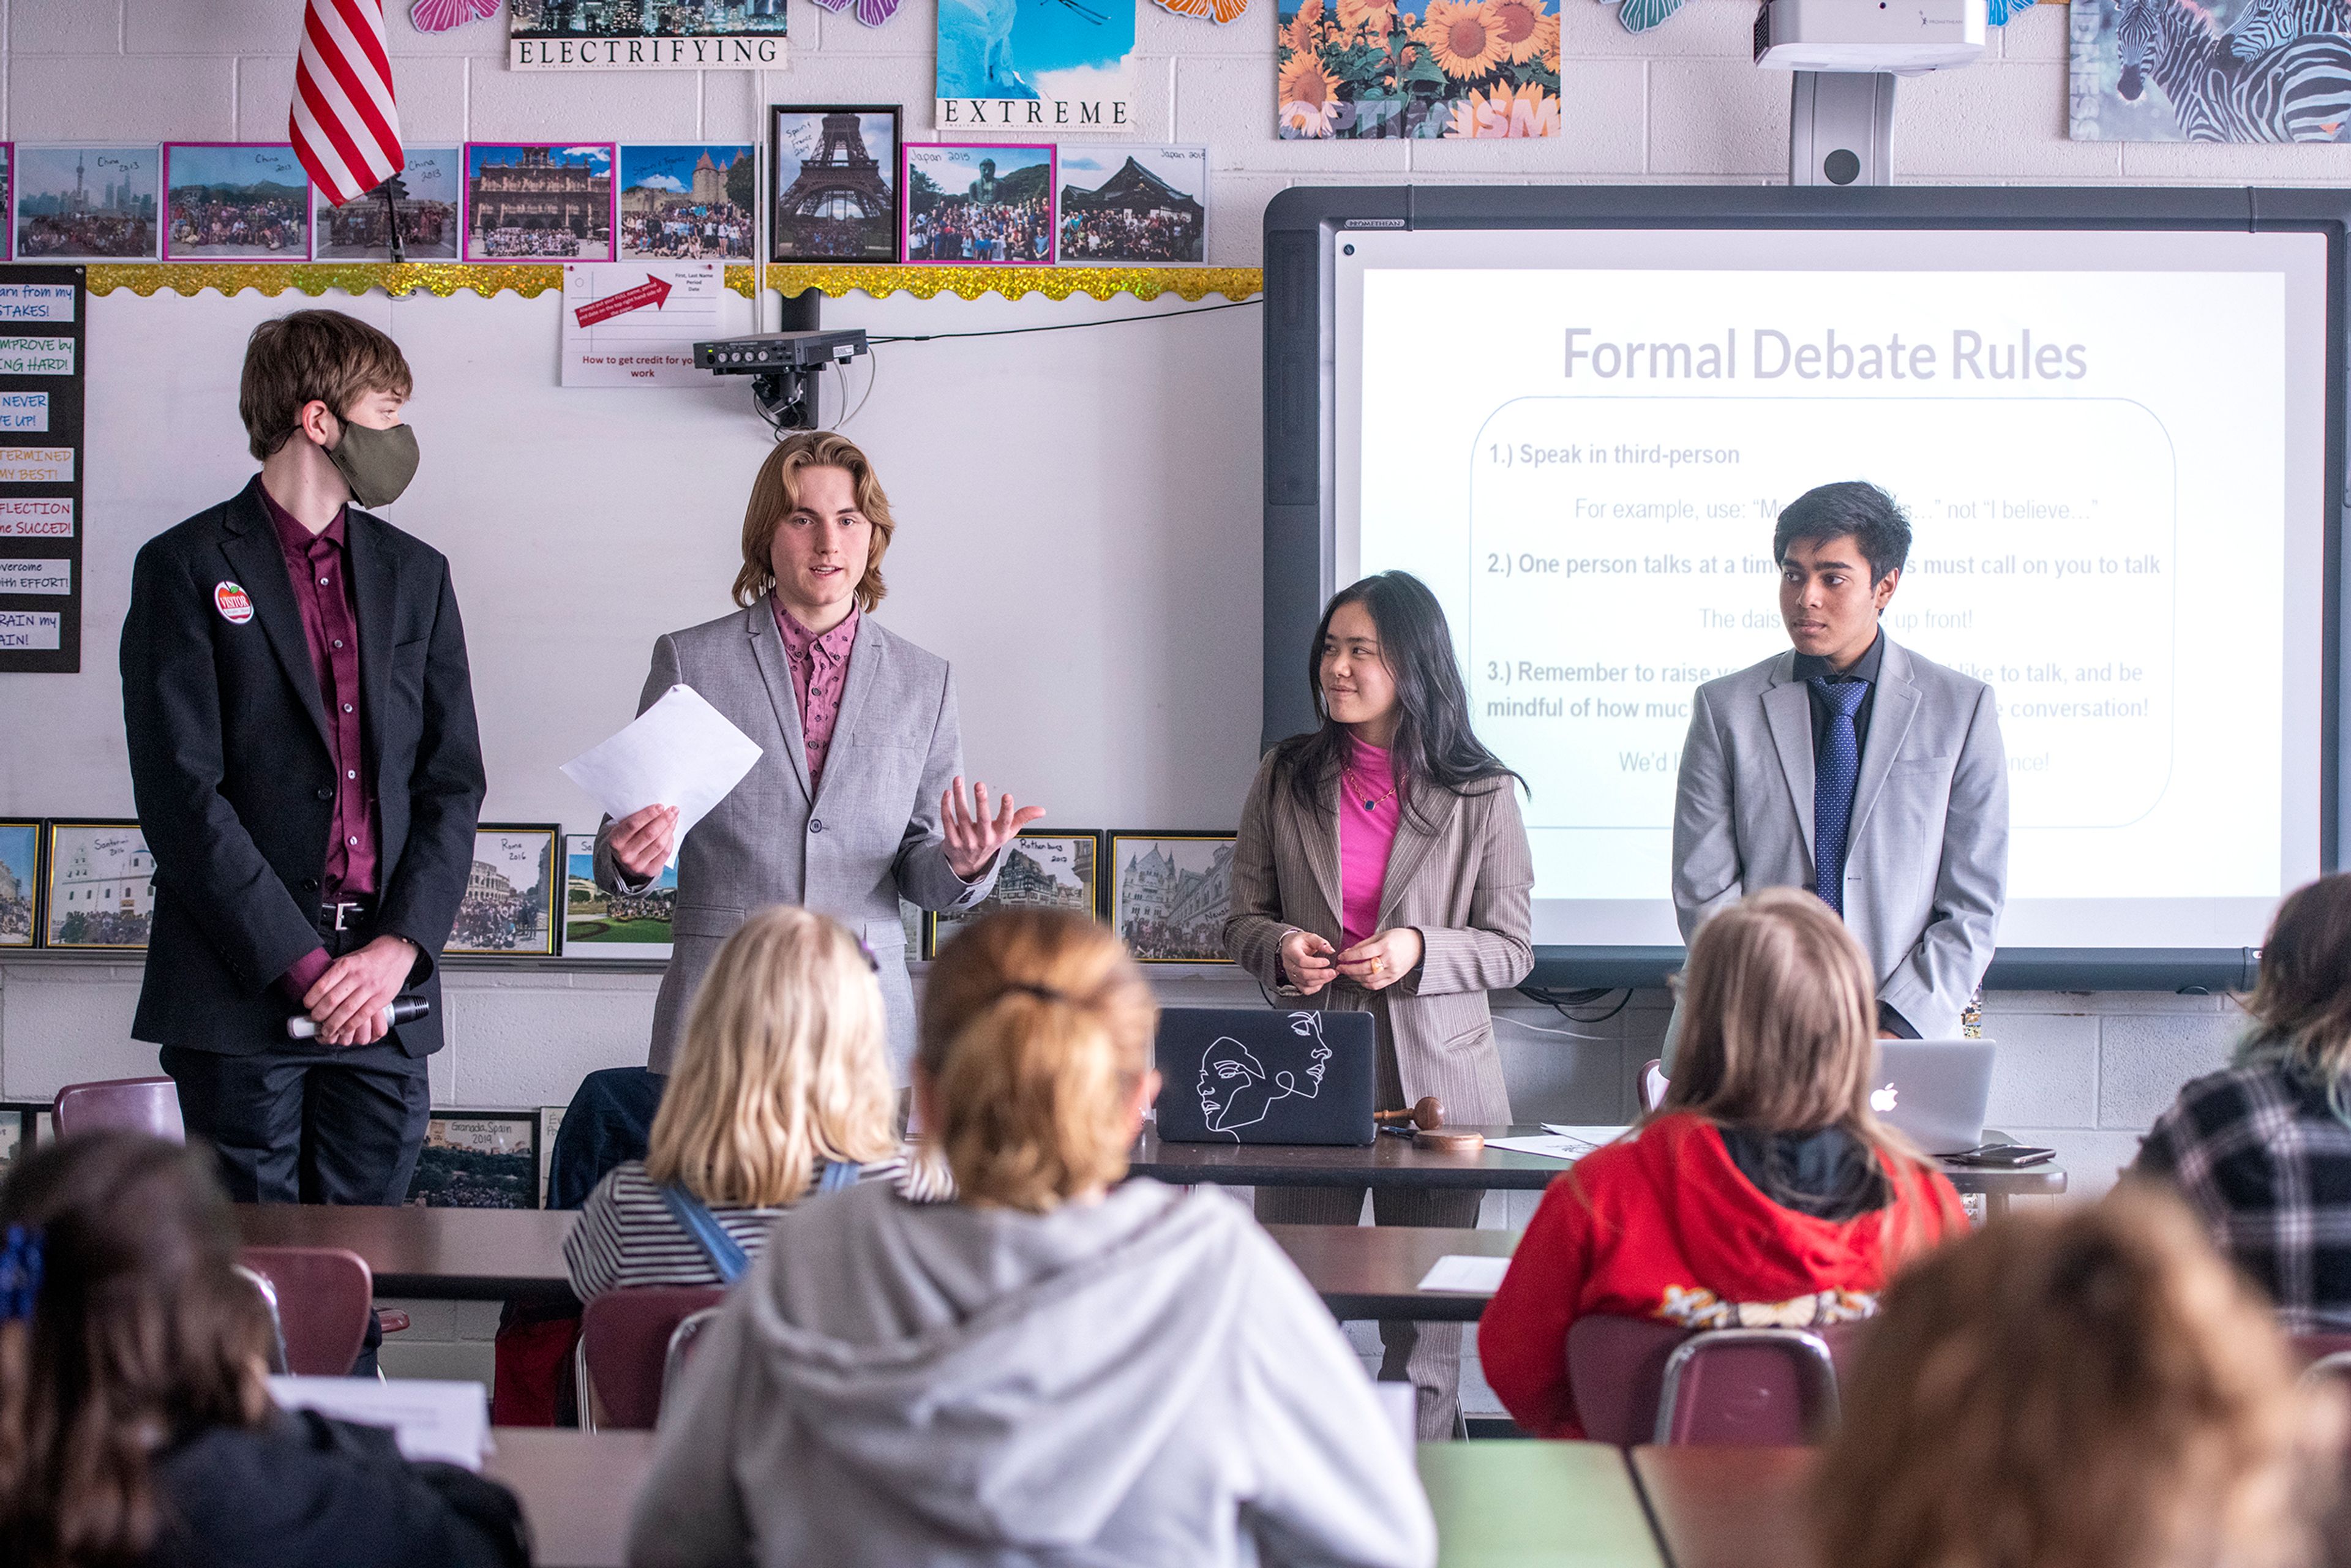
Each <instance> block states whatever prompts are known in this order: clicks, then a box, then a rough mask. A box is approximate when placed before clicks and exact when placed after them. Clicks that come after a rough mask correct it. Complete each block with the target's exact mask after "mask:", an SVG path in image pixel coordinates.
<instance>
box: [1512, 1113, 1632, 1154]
mask: <svg viewBox="0 0 2351 1568" xmlns="http://www.w3.org/2000/svg"><path fill="white" fill-rule="evenodd" d="M1624 1135H1625V1129H1624V1128H1622V1127H1608V1126H1570V1125H1566V1124H1561V1123H1557V1122H1545V1123H1544V1124H1542V1132H1541V1134H1529V1135H1528V1136H1526V1137H1523V1138H1489V1139H1487V1140H1486V1146H1487V1147H1488V1148H1489V1149H1509V1150H1510V1151H1511V1152H1512V1153H1513V1154H1520V1155H1541V1157H1542V1158H1544V1159H1551V1160H1566V1161H1568V1162H1570V1163H1571V1164H1572V1163H1573V1162H1574V1161H1576V1160H1580V1159H1582V1158H1583V1156H1584V1155H1588V1154H1590V1153H1591V1152H1592V1151H1593V1150H1594V1149H1596V1148H1598V1147H1600V1146H1601V1145H1603V1144H1612V1143H1614V1142H1615V1141H1616V1140H1617V1139H1618V1138H1621V1137H1623V1136H1624Z"/></svg>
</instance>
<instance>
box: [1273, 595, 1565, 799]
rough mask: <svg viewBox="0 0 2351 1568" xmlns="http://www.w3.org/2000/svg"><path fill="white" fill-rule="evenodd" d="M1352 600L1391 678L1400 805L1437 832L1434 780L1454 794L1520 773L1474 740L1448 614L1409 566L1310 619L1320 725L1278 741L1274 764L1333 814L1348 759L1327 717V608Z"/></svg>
mask: <svg viewBox="0 0 2351 1568" xmlns="http://www.w3.org/2000/svg"><path fill="white" fill-rule="evenodd" d="M1349 604H1360V605H1362V606H1363V607H1364V611H1365V612H1368V613H1369V614H1370V616H1371V618H1372V625H1373V627H1374V629H1375V630H1376V631H1377V632H1379V638H1380V663H1382V664H1385V665H1386V666H1387V670H1388V674H1389V675H1390V676H1391V677H1393V678H1394V680H1395V688H1396V708H1397V713H1396V728H1395V739H1394V742H1393V744H1392V745H1391V747H1390V753H1391V756H1392V757H1393V758H1394V764H1395V774H1396V782H1397V783H1398V784H1400V785H1402V786H1403V787H1404V789H1403V794H1404V799H1405V810H1407V811H1410V812H1411V813H1412V815H1413V821H1415V822H1416V823H1418V824H1419V825H1420V826H1421V827H1423V828H1425V829H1427V830H1429V831H1435V830H1436V827H1437V823H1436V821H1434V820H1433V819H1432V818H1431V817H1430V816H1429V814H1428V812H1427V810H1426V807H1425V803H1426V800H1427V799H1428V795H1429V792H1430V790H1431V789H1444V790H1447V791H1448V792H1449V793H1452V794H1455V795H1465V794H1468V792H1469V789H1468V787H1469V786H1470V785H1473V784H1479V783H1482V782H1485V781H1486V780H1488V779H1518V780H1519V783H1520V785H1521V786H1523V785H1524V784H1525V783H1526V780H1525V779H1520V777H1519V775H1518V774H1517V773H1515V772H1513V771H1512V770H1511V769H1510V768H1505V767H1504V766H1502V759H1501V758H1499V757H1496V756H1495V755H1494V754H1493V753H1492V752H1490V751H1489V750H1487V749H1486V747H1484V746H1483V745H1482V744H1480V743H1479V739H1478V735H1477V732H1476V731H1475V730H1474V729H1472V728H1471V727H1470V725H1469V694H1468V691H1467V690H1466V689H1465V688H1464V687H1463V686H1462V685H1461V666H1460V665H1459V664H1456V663H1455V662H1454V659H1453V632H1452V630H1451V629H1450V628H1449V627H1447V625H1446V623H1445V607H1444V606H1443V605H1441V604H1439V603H1437V595H1435V594H1434V593H1431V592H1430V591H1428V585H1427V584H1426V583H1425V582H1423V581H1421V580H1420V579H1418V578H1416V577H1415V576H1413V575H1412V574H1411V573H1410V572H1408V571H1384V572H1381V573H1379V574H1378V575H1377V576H1374V577H1367V578H1364V580H1362V581H1360V582H1357V583H1353V584H1352V585H1350V586H1348V587H1346V588H1343V589H1341V590H1340V591H1338V592H1336V593H1334V594H1332V596H1331V602H1330V603H1329V604H1327V605H1325V606H1323V608H1322V624H1321V625H1319V626H1317V627H1315V628H1314V642H1313V643H1312V645H1311V646H1310V647H1309V648H1308V649H1307V650H1306V686H1307V689H1308V690H1309V691H1310V692H1311V693H1312V694H1313V696H1314V714H1315V716H1316V717H1317V718H1320V719H1321V720H1322V727H1321V728H1319V729H1316V730H1313V731H1311V732H1310V733H1308V734H1305V735H1293V736H1291V737H1290V738H1289V739H1288V740H1285V741H1283V742H1282V743H1281V744H1280V746H1278V747H1274V757H1275V758H1276V765H1277V766H1278V767H1279V768H1280V769H1281V771H1282V772H1283V774H1284V775H1285V776H1286V777H1287V778H1288V779H1289V782H1290V794H1291V795H1292V796H1293V797H1294V798H1295V799H1296V800H1298V803H1299V804H1300V805H1301V806H1305V807H1308V808H1310V809H1311V810H1318V811H1322V812H1324V813H1326V814H1333V813H1336V812H1337V810H1338V809H1339V807H1338V801H1337V800H1336V799H1335V798H1334V797H1333V795H1332V788H1333V786H1334V785H1335V784H1336V783H1337V781H1338V778H1339V773H1340V770H1341V768H1343V767H1344V766H1345V765H1346V761H1347V747H1348V741H1349V738H1350V737H1349V734H1348V730H1347V727H1346V726H1345V725H1343V724H1341V723H1339V722H1338V721H1336V720H1335V719H1333V718H1332V716H1331V707H1330V704H1329V703H1328V701H1326V700H1325V698H1324V697H1323V695H1322V644H1323V643H1324V641H1325V640H1326V639H1327V638H1328V637H1329V636H1330V635H1331V617H1332V616H1333V615H1336V614H1337V613H1338V612H1339V611H1340V610H1341V609H1342V608H1343V606H1346V605H1349Z"/></svg>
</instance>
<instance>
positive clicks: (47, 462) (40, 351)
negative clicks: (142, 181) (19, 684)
mask: <svg viewBox="0 0 2351 1568" xmlns="http://www.w3.org/2000/svg"><path fill="white" fill-rule="evenodd" d="M87 303H88V300H87V297H86V296H85V295H84V293H83V292H82V269H81V268H80V267H0V674H76V673H78V671H79V670H80V669H81V598H82V581H81V575H82V574H81V568H82V516H81V444H82V434H81V433H82V422H81V398H82V378H83V367H82V343H83V338H82V319H83V316H84V314H85V306H86V305H87Z"/></svg>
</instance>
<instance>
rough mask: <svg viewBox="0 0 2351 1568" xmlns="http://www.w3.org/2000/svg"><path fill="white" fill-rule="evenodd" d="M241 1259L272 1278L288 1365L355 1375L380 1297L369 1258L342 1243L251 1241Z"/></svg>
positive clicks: (296, 1370) (303, 1371) (308, 1373)
mask: <svg viewBox="0 0 2351 1568" xmlns="http://www.w3.org/2000/svg"><path fill="white" fill-rule="evenodd" d="M237 1261H238V1262H240V1263H243V1264H244V1265H245V1266H246V1268H248V1269H250V1270H253V1271H254V1272H255V1273H256V1274H258V1275H260V1276H261V1277H262V1278H263V1279H265V1280H266V1281H269V1288H270V1290H271V1291H273V1292H274V1293H275V1294H276V1295H277V1328H278V1333H279V1334H280V1335H281V1336H282V1337H283V1338H284V1340H285V1343H286V1370H287V1371H288V1372H290V1373H293V1374H295V1375H298V1376H305V1377H345V1376H349V1375H350V1370H351V1363H353V1362H355V1361H357V1360H358V1359H359V1357H360V1345H361V1344H362V1343H365V1341H366V1339H367V1331H368V1313H369V1312H370V1311H371V1309H372V1307H373V1306H374V1302H375V1276H374V1275H373V1274H372V1273H371V1272H370V1271H369V1270H368V1266H367V1260H366V1259H364V1258H362V1257H360V1255H359V1254H358V1253H356V1252H351V1251H348V1250H346V1249H343V1248H340V1247H247V1248H244V1249H241V1250H239V1252H238V1253H237Z"/></svg>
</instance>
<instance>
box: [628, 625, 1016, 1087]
mask: <svg viewBox="0 0 2351 1568" xmlns="http://www.w3.org/2000/svg"><path fill="white" fill-rule="evenodd" d="M680 682H683V683H684V684H685V685H689V686H692V687H693V688H694V689H695V691H696V692H699V693H700V694H701V695H702V696H703V699H704V700H705V701H706V702H708V703H709V704H710V706H713V707H715V708H716V709H717V710H718V711H719V712H720V713H722V714H725V715H726V717H727V719H728V721H729V722H731V723H732V724H733V725H734V726H735V727H737V729H740V730H741V731H742V732H743V733H744V734H745V735H747V736H749V737H751V738H752V739H753V740H755V741H757V742H758V745H759V749H760V757H759V760H758V762H757V763H756V764H754V765H753V766H752V768H751V771H750V772H749V773H747V774H746V775H745V776H744V779H743V781H742V782H741V783H740V784H737V785H736V786H735V789H734V791H733V792H732V793H731V794H729V795H728V796H727V797H726V799H725V800H721V801H720V802H719V803H718V805H717V807H716V810H713V811H712V812H711V813H710V815H708V816H706V817H705V818H703V819H702V821H700V822H698V823H696V824H695V828H694V831H692V832H690V833H688V834H686V835H685V842H684V845H683V846H681V848H680V850H679V852H678V862H677V918H676V922H675V924H674V926H673V928H672V929H673V934H674V938H675V946H674V949H673V951H672V953H671V956H670V961H669V969H668V971H667V972H666V973H665V974H664V975H663V976H662V983H661V995H660V997H659V998H658V999H657V1000H656V1002H655V1004H654V1008H653V1050H652V1052H651V1055H650V1058H649V1060H648V1061H647V1062H646V1065H647V1066H649V1067H650V1068H652V1069H653V1071H655V1072H667V1071H669V1068H670V1063H671V1061H673V1060H674V1058H675V1057H676V1055H677V1047H678V1041H679V1040H680V1039H681V1038H682V1037H683V1036H684V1032H685V1019H686V1012H687V1009H689V1008H690V1007H691V1006H692V1005H693V1001H694V993H695V988H697V987H698V986H700V984H701V983H702V976H703V972H704V971H705V970H706V969H708V968H709V967H710V961H711V959H713V958H714V957H716V956H717V953H718V945H719V944H720V943H721V942H724V941H725V940H726V938H727V937H728V936H731V935H733V934H734V930H735V928H736V927H737V925H742V924H743V919H744V916H746V915H748V914H750V913H751V912H752V911H753V910H755V909H761V908H765V907H766V906H767V905H768V904H805V905H806V906H808V907H809V908H810V909H814V910H819V911H820V912H822V913H823V914H826V915H831V916H833V917H834V918H835V919H837V920H839V921H840V922H841V924H843V925H847V926H848V927H849V929H850V930H851V931H852V933H854V934H855V935H857V936H861V937H862V938H863V939H864V941H865V945H866V946H868V947H870V948H872V951H873V955H874V956H875V958H876V959H878V960H879V961H880V964H881V979H882V998H883V1004H884V1005H885V1007H886V1009H887V1010H888V1014H889V1020H890V1065H891V1071H892V1072H893V1074H895V1075H896V1077H897V1080H898V1082H900V1083H902V1084H903V1083H904V1082H906V1079H907V1071H908V1067H909V1064H910V1063H911V1062H912V1061H913V1060H914V987H913V985H912V984H911V982H909V980H908V979H907V977H906V936H905V926H904V924H903V922H902V921H901V920H900V918H899V915H898V898H899V895H900V894H904V896H905V897H906V898H907V899H908V900H910V901H911V902H913V903H915V904H920V905H922V906H923V907H924V908H925V909H959V908H965V907H967V906H968V905H971V904H977V903H978V902H979V901H980V900H981V899H983V898H985V897H987V891H988V889H989V888H991V887H993V886H994V885H995V884H996V869H995V867H993V866H990V867H989V868H988V870H987V872H985V873H982V875H981V876H980V879H979V880H978V881H977V882H976V883H966V882H965V881H964V880H963V879H962V878H960V877H958V876H956V873H955V872H954V870H953V869H952V868H951V867H950V866H948V864H947V857H946V841H945V840H944V839H943V838H942V837H941V836H940V832H939V797H940V796H941V795H942V794H944V793H946V789H947V786H948V785H949V784H950V783H951V782H953V780H954V779H955V776H956V774H957V773H959V772H961V771H962V769H963V738H962V732H961V730H960V729H959V728H958V727H957V726H956V697H955V679H954V677H953V676H952V675H950V674H948V672H947V664H946V660H945V659H942V658H939V657H937V656H936V655H935V654H932V653H925V652H924V651H923V650H922V649H920V648H917V647H915V646H914V644H913V643H909V642H907V641H906V640H905V639H904V638H903V637H899V636H897V635H895V634H893V632H889V631H887V630H885V629H884V628H883V626H882V624H881V623H880V622H877V621H876V620H874V619H873V617H872V616H870V615H869V616H866V617H865V618H864V619H863V620H862V622H860V623H859V625H858V628H857V642H856V643H855V645H854V646H853V647H852V649H851V651H850V655H849V678H848V683H847V685H845V686H844V687H843V689H842V691H841V716H840V718H839V719H838V721H836V723H835V725H834V727H833V732H832V748H831V751H829V752H828V753H827V754H826V756H825V762H824V782H823V785H822V787H821V788H820V789H816V790H814V791H811V790H810V788H809V772H808V747H807V744H806V742H805V740H804V739H803V738H802V736H801V732H800V711H799V699H798V698H797V697H796V696H794V695H793V693H792V672H791V666H790V664H789V663H788V662H787V661H786V658H785V654H784V639H783V634H782V633H781V632H778V631H777V630H776V615H775V612H774V611H773V610H772V609H771V608H769V605H768V601H767V600H766V599H765V598H762V599H761V600H760V601H758V603H756V604H754V605H752V606H751V607H750V608H749V609H748V610H738V611H737V612H734V613H733V614H731V615H722V616H720V617H719V618H718V619H717V620H716V621H710V622H704V623H703V624H702V625H699V626H692V627H688V628H687V629H686V630H684V631H683V632H669V633H667V634H665V635H664V636H663V637H662V638H661V639H660V640H659V641H657V642H656V643H653V669H652V671H651V672H650V673H649V674H647V675H646V676H645V689H644V691H643V694H642V695H639V697H638V698H637V711H638V712H639V713H643V711H644V710H645V709H646V708H649V707H651V706H653V704H654V702H656V701H657V700H659V698H660V697H661V695H662V694H663V693H664V692H665V691H667V690H669V688H670V687H671V686H673V685H677V684H679V683H680ZM596 881H597V883H598V884H599V885H601V886H602V887H604V888H605V889H607V890H609V891H611V892H624V891H628V892H633V891H637V890H638V889H641V888H642V887H643V885H644V884H643V883H635V884H633V885H631V884H629V883H628V882H627V878H626V874H625V873H623V872H622V870H621V868H620V867H619V866H618V865H617V864H615V863H614V862H613V860H612V823H611V819H610V818H606V819H605V821H604V823H603V826H602V827H601V829H600V830H599V831H597V834H596Z"/></svg>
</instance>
